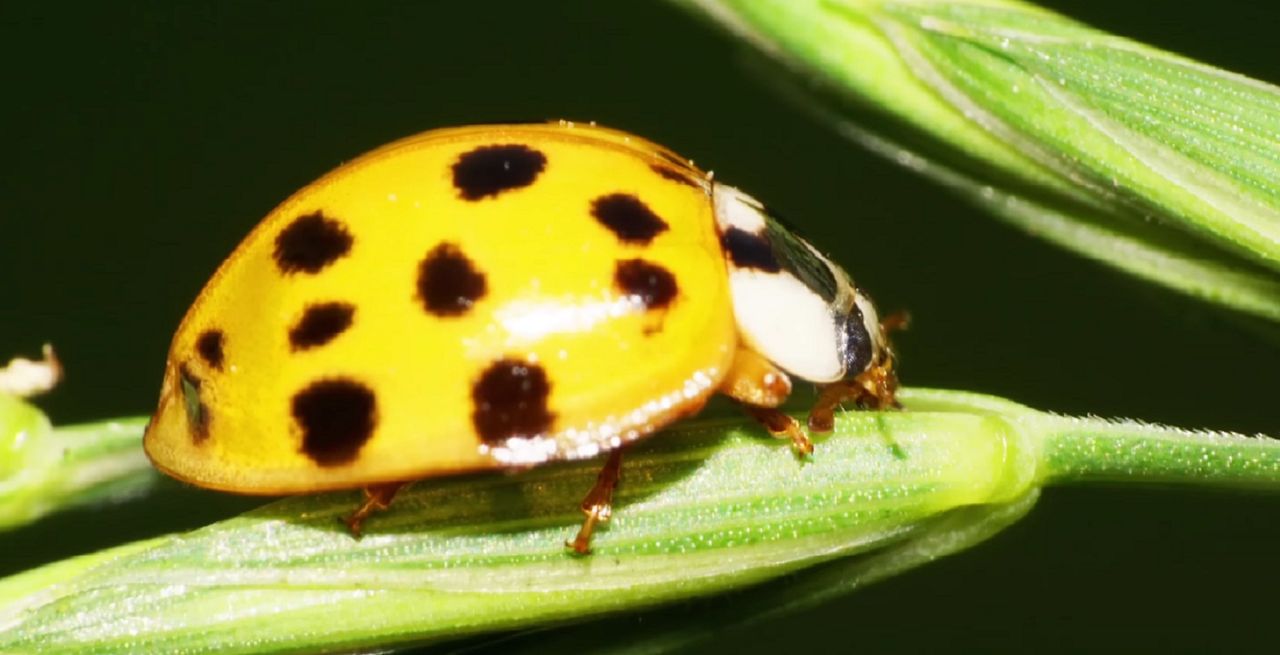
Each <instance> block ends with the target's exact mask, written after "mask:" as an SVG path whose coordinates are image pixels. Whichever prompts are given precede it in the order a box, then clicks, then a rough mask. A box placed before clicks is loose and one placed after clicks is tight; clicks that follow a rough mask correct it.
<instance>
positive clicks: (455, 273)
mask: <svg viewBox="0 0 1280 655" xmlns="http://www.w3.org/2000/svg"><path fill="white" fill-rule="evenodd" d="M487 289H488V285H487V284H486V283H485V277H484V273H481V272H480V271H479V270H477V269H476V267H475V266H474V265H472V263H471V260H470V259H468V258H467V256H466V255H465V254H464V253H463V252H462V249H460V248H458V246H456V245H454V244H452V243H442V244H440V245H438V246H436V247H435V248H433V249H432V250H431V252H429V253H427V256H426V257H425V258H424V259H423V260H422V263H421V264H419V265H418V299H419V300H421V301H422V306H423V307H424V308H426V310H427V311H428V312H430V313H432V314H435V315H436V316H460V315H462V314H465V313H466V312H467V310H469V309H471V306H472V305H474V304H476V302H477V301H479V300H480V299H481V298H483V297H484V294H485V292H486V291H487Z"/></svg>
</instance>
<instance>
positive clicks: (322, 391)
mask: <svg viewBox="0 0 1280 655" xmlns="http://www.w3.org/2000/svg"><path fill="white" fill-rule="evenodd" d="M885 331H886V328H885V326H882V325H881V323H880V322H879V319H878V318H877V314H876V310H875V308H874V306H873V305H872V303H871V300H870V299H869V298H868V297H867V295H866V294H864V293H863V292H862V291H861V290H860V289H859V288H858V287H857V286H855V285H854V283H853V281H852V280H851V279H850V278H849V276H848V275H847V274H846V273H845V272H844V270H843V269H841V268H840V267H839V266H837V265H836V264H835V263H833V262H832V261H831V260H829V259H828V258H827V257H825V256H823V254H822V253H821V252H819V251H818V250H817V249H815V248H814V247H813V246H811V245H810V244H809V243H808V242H806V241H805V240H803V239H801V238H800V237H798V236H796V235H795V234H794V233H793V232H792V231H790V230H789V229H787V228H786V227H784V226H783V225H782V224H781V223H780V222H779V221H778V220H777V219H776V218H775V217H774V216H772V215H770V213H769V212H768V211H767V210H766V209H765V208H764V206H763V205H761V204H760V203H759V202H757V201H756V200H754V199H753V198H751V197H750V196H748V195H747V194H745V193H743V192H742V191H739V190H738V189H735V188H733V187H731V186H728V185H725V184H721V183H720V182H719V181H716V180H713V179H712V176H711V175H710V174H709V173H706V172H704V171H701V170H699V169H698V168H696V167H694V166H693V164H692V163H691V162H690V161H689V160H686V159H684V158H681V157H679V156H677V155H675V154H673V153H672V152H671V151H669V150H667V149H665V148H663V147H661V146H658V145H656V144H653V143H650V142H648V141H646V140H644V139H641V138H638V137H635V136H631V135H629V134H626V133H623V132H619V131H615V130H610V129H606V128H602V127H598V126H595V125H584V124H576V123H571V122H565V121H561V122H556V123H547V124H531V125H524V124H516V125H482V126H471V127H458V128H450V129H440V130H433V131H429V132H424V133H422V134H418V135H416V136H412V137H409V138H407V139H403V140H400V141H397V142H395V143H392V144H390V145H387V146H384V147H382V148H379V149H377V150H374V151H373V152H370V153H368V154H366V155H364V156H361V157H359V158H358V159H356V160H354V161H351V162H349V163H347V164H345V165H343V166H341V167H340V168H338V169H337V170H334V171H333V172H331V173H329V174H327V175H325V176H324V177H322V178H320V179H319V180H317V181H316V182H314V183H312V184H310V185H309V186H307V187H305V188H303V189H302V190H301V191H299V192H298V193H296V194H294V195H293V196H292V197H291V198H289V199H288V200H286V201H285V202H284V203H283V204H281V205H280V206H279V207H277V208H276V209H275V210H274V211H272V212H271V213H270V214H268V215H267V217H266V218H265V219H264V220H263V221H262V222H261V223H260V224H259V225H258V226H257V227H256V228H255V229H254V230H253V231H252V232H251V233H250V234H249V236H248V237H246V238H245V240H244V241H243V242H242V243H241V244H240V245H239V246H238V247H237V248H236V249H235V251H234V252H232V253H231V255H230V257H228V258H227V260H226V261H225V262H224V263H223V264H222V266H221V267H220V268H219V269H218V271H217V272H216V273H215V274H214V276H213V279H212V280H210V281H209V283H208V284H207V286H206V287H205V288H204V290H203V291H202V292H201V293H200V295H199V296H198V297H197V298H196V301H195V303H194V304H193V305H192V306H191V308H190V310H189V311H188V312H187V315H186V317H185V318H184V319H183V321H182V323H181V325H180V326H179V327H178V330H177V333H176V334H175V336H174V338H173V343H172V345H171V347H170V350H169V356H168V362H167V363H166V366H165V375H164V382H163V386H162V389H161V394H160V402H159V407H158V408H157V410H156V412H155V415H154V417H153V418H152V420H151V423H150V424H149V426H148V428H147V431H146V436H145V439H144V443H145V447H146V452H147V454H148V456H149V457H150V458H151V461H152V462H153V463H154V464H155V466H156V467H157V468H159V469H160V470H162V471H164V472H165V473H167V474H169V475H171V476H173V477H175V478H178V479H179V480H183V481H185V482H189V483H191V484H194V485H197V486H201V487H207V488H211V489H219V490H223V491H229V492H235V493H244V494H271V495H275V494H292V493H305V492H316V491H322V490H333V489H350V488H363V489H365V491H366V500H365V502H364V503H363V504H362V505H361V506H360V507H359V509H357V510H356V511H355V512H354V513H353V514H352V515H351V516H350V517H349V518H348V519H347V524H348V526H349V528H350V530H351V532H352V533H353V534H354V535H356V536H357V537H358V536H359V534H360V531H361V526H362V522H363V521H364V519H365V518H366V517H367V516H369V514H370V513H371V512H373V511H375V510H378V509H382V508H385V507H386V506H387V504H388V503H389V502H390V500H391V497H392V496H393V495H394V494H395V492H396V490H397V489H399V488H400V487H401V486H402V485H403V484H405V483H407V482H410V481H413V480H417V479H421V478H428V477H433V476H440V475H448V474H454V473H461V472H467V471H478V470H490V469H519V468H523V467H529V466H533V465H537V464H542V463H544V462H550V461H554V460H562V459H580V458H589V457H597V456H601V455H605V454H607V455H608V459H607V463H606V464H605V467H604V469H603V470H602V472H601V474H600V477H599V480H598V481H597V483H596V485H595V487H594V488H593V489H592V490H591V491H590V492H589V493H588V494H587V497H586V500H585V501H584V502H583V506H582V509H583V511H584V512H585V514H586V519H585V521H584V523H583V526H582V528H581V530H580V531H579V533H578V535H577V537H576V538H574V539H573V540H572V541H571V542H570V543H569V546H571V547H572V548H573V549H574V550H575V551H577V552H580V553H586V552H588V551H589V548H590V539H591V533H592V531H593V529H594V527H595V525H596V524H597V523H598V522H600V521H604V520H607V519H608V518H609V515H610V511H611V510H610V507H611V504H610V503H611V499H612V494H613V490H614V488H615V486H616V484H617V481H618V478H619V470H620V465H621V458H620V454H621V452H622V448H623V447H624V446H625V445H626V444H629V443H631V442H633V441H635V440H637V439H640V438H642V437H644V436H646V435H648V434H651V433H653V432H655V431H657V430H659V429H660V428H662V427H663V426H665V425H667V424H669V423H671V422H672V421H675V420H677V419H679V418H681V417H685V416H689V415H691V414H694V413H696V412H698V411H699V410H700V409H701V408H702V407H703V405H704V404H705V403H706V402H707V400H708V399H709V398H710V397H711V396H712V395H714V394H716V393H721V394H724V395H726V396H728V397H730V398H732V399H733V400H735V401H737V402H738V403H739V404H740V405H741V406H742V407H743V408H744V409H745V410H746V412H747V413H748V414H750V415H751V416H752V417H754V418H755V419H757V420H758V421H760V422H761V423H763V424H764V425H765V427H767V429H768V430H769V431H770V433H772V434H773V435H775V436H779V437H783V438H787V439H790V440H791V443H792V444H793V445H794V447H795V448H796V450H797V451H798V452H800V453H802V454H808V453H811V452H812V450H813V445H812V443H811V442H810V440H809V438H808V436H807V434H806V430H805V429H804V428H802V427H801V426H800V425H799V424H798V423H797V421H796V420H795V419H793V418H791V417H790V416H788V415H787V414H784V413H782V412H781V411H780V410H779V409H778V406H779V405H780V404H781V403H782V402H783V401H784V400H786V398H787V396H788V395H789V394H790V393H791V380H792V378H799V379H801V380H807V381H810V382H813V383H817V384H819V385H822V392H821V393H820V395H819V397H818V400H817V403H816V405H815V407H814V408H813V410H812V413H811V414H810V417H809V429H810V430H812V431H815V432H821V431H827V430H830V429H831V427H832V422H833V418H832V414H833V411H834V408H835V407H836V406H837V405H838V404H840V403H841V402H844V401H847V400H851V401H855V402H857V403H859V404H860V405H862V406H867V407H873V408H883V407H889V406H893V405H894V404H895V403H894V391H895V388H896V386H897V380H896V377H895V374H894V370H893V364H894V357H893V353H892V351H891V349H890V346H889V343H888V340H887V339H886V335H885Z"/></svg>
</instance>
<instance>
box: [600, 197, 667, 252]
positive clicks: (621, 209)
mask: <svg viewBox="0 0 1280 655" xmlns="http://www.w3.org/2000/svg"><path fill="white" fill-rule="evenodd" d="M591 215H592V216H595V217H596V220H597V221H600V224H601V225H603V226H605V227H607V228H609V231H610V232H613V234H614V236H616V237H618V240H619V241H621V242H623V243H630V244H635V245H641V246H643V245H647V244H648V243H649V242H650V241H653V239H654V237H656V236H658V235H659V234H662V233H663V232H664V231H666V230H667V222H666V221H664V220H662V218H660V217H659V216H658V215H657V214H655V213H653V210H652V209H649V206H648V205H646V204H644V202H642V201H641V200H640V199H639V198H637V197H635V196H633V195H630V194H626V193H611V194H609V195H607V196H600V197H599V198H596V199H595V200H593V201H592V202H591Z"/></svg>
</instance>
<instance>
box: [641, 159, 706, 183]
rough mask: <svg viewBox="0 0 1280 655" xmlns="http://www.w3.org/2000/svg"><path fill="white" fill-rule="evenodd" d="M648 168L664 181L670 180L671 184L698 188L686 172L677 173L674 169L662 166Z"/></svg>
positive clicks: (655, 165)
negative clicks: (675, 183)
mask: <svg viewBox="0 0 1280 655" xmlns="http://www.w3.org/2000/svg"><path fill="white" fill-rule="evenodd" d="M649 168H650V169H652V170H653V172H655V173H657V174H658V175H660V176H661V177H662V178H663V179H664V180H670V181H672V182H677V183H679V184H685V185H688V186H691V187H698V186H700V185H699V184H698V182H697V180H696V179H695V178H694V176H693V175H691V174H689V173H686V172H681V171H678V170H676V169H674V168H671V167H670V166H664V165H662V164H651V165H650V166H649Z"/></svg>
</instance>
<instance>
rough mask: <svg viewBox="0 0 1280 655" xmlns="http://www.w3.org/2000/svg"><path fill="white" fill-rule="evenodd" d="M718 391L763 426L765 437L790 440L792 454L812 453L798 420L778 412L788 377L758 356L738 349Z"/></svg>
mask: <svg viewBox="0 0 1280 655" xmlns="http://www.w3.org/2000/svg"><path fill="white" fill-rule="evenodd" d="M720 392H721V393H723V394H725V395H726V396H729V397H730V398H732V399H734V400H736V401H738V403H740V404H741V405H742V409H743V411H745V412H746V413H747V414H748V415H750V416H751V418H754V419H755V420H757V421H759V422H760V423H761V424H762V425H764V427H765V429H767V430H768V431H769V434H771V435H773V436H775V437H777V438H779V439H790V440H791V447H792V448H794V449H795V451H796V453H798V454H800V455H809V454H812V453H813V442H812V441H810V440H809V435H807V434H805V431H804V428H802V427H801V426H800V423H799V421H796V420H795V419H794V418H792V417H791V416H790V415H788V414H785V413H783V412H782V410H780V409H778V406H779V405H781V404H782V403H783V402H784V401H786V399H787V396H790V395H791V378H789V377H787V374H786V373H784V372H783V371H782V369H780V368H778V367H777V366H774V365H773V364H772V363H770V362H769V360H767V359H765V358H764V356H763V355H761V354H760V353H757V352H755V351H754V350H748V349H746V348H739V349H738V352H737V354H735V355H734V358H733V366H731V367H730V368H729V373H728V375H726V376H725V379H724V382H723V383H722V384H721V385H720Z"/></svg>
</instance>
